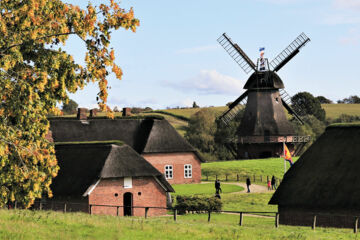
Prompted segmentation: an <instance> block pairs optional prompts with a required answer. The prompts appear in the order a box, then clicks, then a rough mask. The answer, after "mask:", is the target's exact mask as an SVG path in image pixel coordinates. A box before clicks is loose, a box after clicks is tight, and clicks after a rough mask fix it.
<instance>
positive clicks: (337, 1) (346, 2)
mask: <svg viewBox="0 0 360 240" xmlns="http://www.w3.org/2000/svg"><path fill="white" fill-rule="evenodd" d="M333 5H334V6H335V7H336V8H342V9H351V10H355V11H360V1H359V0H334V2H333Z"/></svg>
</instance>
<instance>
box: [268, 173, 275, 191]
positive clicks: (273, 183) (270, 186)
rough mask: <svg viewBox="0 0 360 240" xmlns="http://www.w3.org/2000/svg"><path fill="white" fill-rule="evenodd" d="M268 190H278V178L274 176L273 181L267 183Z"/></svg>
mask: <svg viewBox="0 0 360 240" xmlns="http://www.w3.org/2000/svg"><path fill="white" fill-rule="evenodd" d="M267 186H268V190H276V178H275V176H272V178H271V181H270V179H269V180H268V182H267Z"/></svg>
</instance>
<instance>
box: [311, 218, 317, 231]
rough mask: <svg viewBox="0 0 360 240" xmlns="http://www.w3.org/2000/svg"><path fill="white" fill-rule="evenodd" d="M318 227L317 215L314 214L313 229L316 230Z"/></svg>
mask: <svg viewBox="0 0 360 240" xmlns="http://www.w3.org/2000/svg"><path fill="white" fill-rule="evenodd" d="M315 227H316V215H314V219H313V224H312V227H311V228H312V229H313V230H315Z"/></svg>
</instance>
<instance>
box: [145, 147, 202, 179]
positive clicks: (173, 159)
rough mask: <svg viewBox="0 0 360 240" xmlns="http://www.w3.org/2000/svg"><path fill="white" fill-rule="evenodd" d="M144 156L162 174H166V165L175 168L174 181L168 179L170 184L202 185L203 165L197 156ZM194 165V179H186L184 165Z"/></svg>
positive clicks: (169, 154) (183, 154) (162, 154)
mask: <svg viewBox="0 0 360 240" xmlns="http://www.w3.org/2000/svg"><path fill="white" fill-rule="evenodd" d="M142 156H143V157H144V158H145V159H146V160H147V161H148V162H150V163H151V164H152V165H153V166H154V167H155V168H156V169H157V170H159V171H160V172H161V173H165V165H172V166H173V179H167V180H168V182H169V183H170V184H182V183H200V181H201V163H200V160H199V159H198V158H197V157H196V155H195V154H194V153H192V152H188V153H150V154H149V153H147V154H142ZM185 164H191V165H192V178H185V177H184V165H185Z"/></svg>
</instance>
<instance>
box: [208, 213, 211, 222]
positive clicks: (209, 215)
mask: <svg viewBox="0 0 360 240" xmlns="http://www.w3.org/2000/svg"><path fill="white" fill-rule="evenodd" d="M210 218H211V211H209V214H208V222H210Z"/></svg>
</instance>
